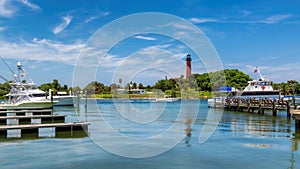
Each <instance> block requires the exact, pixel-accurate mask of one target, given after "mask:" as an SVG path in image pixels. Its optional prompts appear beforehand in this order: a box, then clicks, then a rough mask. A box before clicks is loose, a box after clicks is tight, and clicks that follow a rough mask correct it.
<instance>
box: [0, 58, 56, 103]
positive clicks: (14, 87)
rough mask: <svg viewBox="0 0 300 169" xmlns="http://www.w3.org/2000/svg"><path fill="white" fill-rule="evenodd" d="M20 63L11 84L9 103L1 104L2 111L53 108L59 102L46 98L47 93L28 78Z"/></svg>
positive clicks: (8, 95)
mask: <svg viewBox="0 0 300 169" xmlns="http://www.w3.org/2000/svg"><path fill="white" fill-rule="evenodd" d="M22 66H23V65H22V64H21V63H20V62H18V63H17V70H18V73H16V74H14V76H13V77H14V81H13V82H10V83H9V85H10V92H9V93H8V94H7V95H6V96H7V97H8V100H7V102H2V103H0V109H28V108H41V109H43V108H51V107H53V105H54V104H55V103H56V102H57V101H53V100H52V101H51V100H49V99H47V98H46V96H47V95H46V92H44V91H42V90H40V89H38V88H37V86H36V84H35V83H34V82H33V81H32V80H31V79H30V78H29V77H28V75H27V73H26V72H25V70H24V69H23V68H22Z"/></svg>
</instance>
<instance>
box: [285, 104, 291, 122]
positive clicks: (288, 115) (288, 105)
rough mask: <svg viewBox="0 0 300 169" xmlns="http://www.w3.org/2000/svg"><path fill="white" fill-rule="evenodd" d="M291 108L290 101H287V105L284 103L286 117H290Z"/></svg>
mask: <svg viewBox="0 0 300 169" xmlns="http://www.w3.org/2000/svg"><path fill="white" fill-rule="evenodd" d="M290 111H291V108H290V103H289V102H287V105H286V113H287V114H286V115H287V117H288V118H291V112H290Z"/></svg>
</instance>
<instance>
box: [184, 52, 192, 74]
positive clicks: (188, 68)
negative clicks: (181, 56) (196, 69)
mask: <svg viewBox="0 0 300 169" xmlns="http://www.w3.org/2000/svg"><path fill="white" fill-rule="evenodd" d="M185 61H186V75H185V78H186V79H188V78H189V77H190V75H191V71H192V65H191V63H192V58H191V55H190V54H189V53H188V54H187V55H186V59H185Z"/></svg>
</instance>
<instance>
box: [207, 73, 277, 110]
mask: <svg viewBox="0 0 300 169" xmlns="http://www.w3.org/2000/svg"><path fill="white" fill-rule="evenodd" d="M254 72H255V73H258V74H259V79H257V80H252V81H248V86H247V87H246V88H245V89H244V90H243V91H239V90H237V89H235V88H231V89H230V90H228V91H226V92H225V91H221V93H222V94H223V95H227V96H223V97H215V98H211V99H208V107H222V104H223V103H224V102H225V99H226V98H241V99H271V100H274V99H275V100H279V99H280V98H281V96H280V91H279V90H274V89H273V87H272V83H273V82H272V81H271V80H269V79H267V78H266V77H265V76H262V74H261V72H260V70H259V69H258V68H256V69H255V70H254Z"/></svg>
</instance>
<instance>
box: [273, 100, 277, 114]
mask: <svg viewBox="0 0 300 169" xmlns="http://www.w3.org/2000/svg"><path fill="white" fill-rule="evenodd" d="M275 102H276V100H275V99H274V100H273V101H272V109H273V116H277V110H276V103H275Z"/></svg>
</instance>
